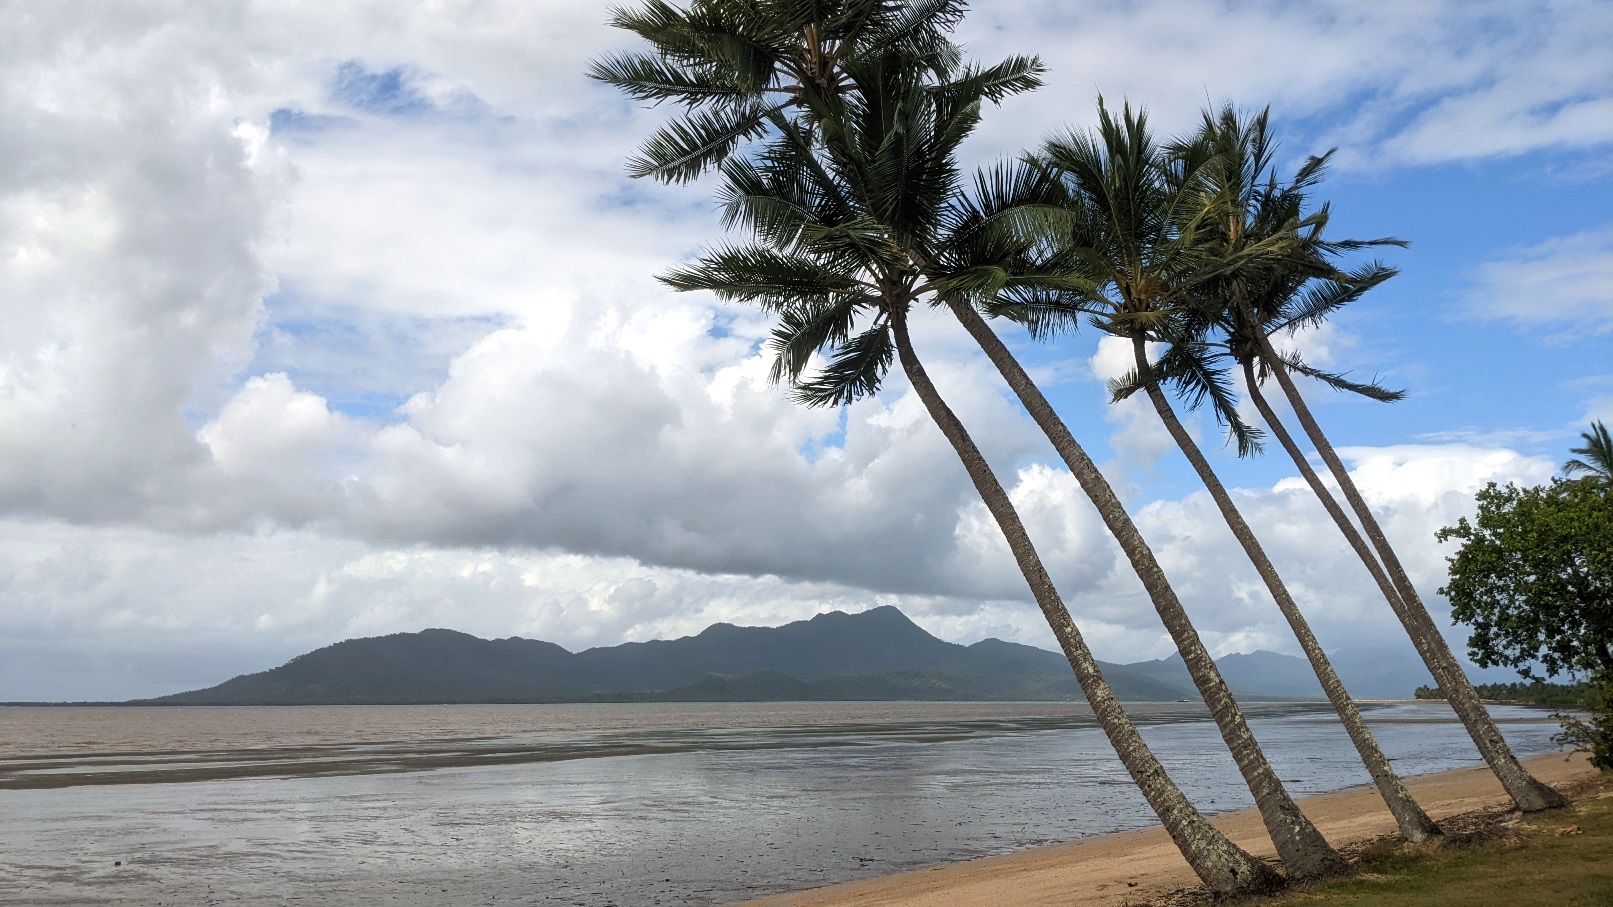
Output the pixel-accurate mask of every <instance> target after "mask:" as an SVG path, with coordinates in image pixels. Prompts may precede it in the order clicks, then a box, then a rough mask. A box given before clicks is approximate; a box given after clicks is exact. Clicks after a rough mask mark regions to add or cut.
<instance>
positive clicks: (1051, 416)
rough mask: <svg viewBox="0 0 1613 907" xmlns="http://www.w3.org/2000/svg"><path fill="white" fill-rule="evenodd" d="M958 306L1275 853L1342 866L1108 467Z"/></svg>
mask: <svg viewBox="0 0 1613 907" xmlns="http://www.w3.org/2000/svg"><path fill="white" fill-rule="evenodd" d="M951 309H952V311H953V314H955V315H956V316H957V318H958V320H959V321H960V322H962V323H963V326H964V328H965V329H966V330H967V331H968V332H969V334H970V336H972V337H974V338H975V341H976V342H977V343H979V344H980V347H981V349H982V350H984V351H985V353H986V356H987V358H989V359H990V360H991V361H992V364H994V365H996V366H997V370H998V371H999V372H1001V373H1002V376H1003V378H1004V379H1006V380H1007V381H1008V386H1009V387H1010V388H1012V389H1013V391H1014V393H1015V394H1016V395H1018V397H1019V400H1020V402H1021V403H1022V404H1023V405H1024V406H1025V409H1026V411H1028V412H1029V413H1030V415H1031V418H1032V419H1034V420H1035V421H1036V424H1037V425H1038V426H1040V427H1041V429H1042V431H1043V432H1044V433H1045V434H1046V435H1047V437H1048V439H1049V440H1050V441H1052V442H1053V447H1054V449H1056V450H1057V451H1058V453H1059V456H1060V457H1062V458H1063V460H1064V463H1065V465H1066V466H1068V467H1069V469H1070V472H1071V474H1072V475H1074V476H1075V479H1076V481H1077V482H1078V483H1080V485H1081V489H1082V491H1084V492H1086V495H1087V497H1088V498H1090V499H1091V500H1092V503H1093V504H1094V505H1095V506H1096V507H1097V508H1098V514H1099V516H1101V517H1102V519H1103V522H1104V525H1105V526H1106V527H1108V529H1109V532H1110V534H1112V535H1113V536H1114V537H1115V540H1116V541H1117V542H1119V543H1120V549H1121V551H1123V552H1124V553H1125V555H1126V558H1127V559H1128V560H1129V561H1130V562H1131V567H1132V569H1133V570H1134V571H1136V573H1137V576H1138V577H1139V578H1140V579H1141V580H1142V583H1143V588H1144V589H1145V590H1146V591H1147V592H1148V597H1149V599H1150V600H1151V601H1152V602H1153V605H1154V610H1155V611H1157V612H1158V613H1159V616H1160V620H1162V621H1163V622H1164V624H1165V630H1166V632H1168V633H1170V636H1171V641H1172V642H1174V643H1175V644H1176V649H1177V651H1178V652H1180V653H1181V654H1182V661H1183V663H1184V664H1185V665H1186V666H1187V671H1188V674H1189V675H1190V676H1191V677H1192V678H1193V684H1194V686H1196V687H1198V690H1199V694H1200V695H1201V696H1203V697H1204V702H1205V704H1206V705H1208V706H1209V707H1210V716H1211V717H1212V718H1214V719H1215V724H1216V728H1217V729H1218V730H1219V731H1220V732H1221V739H1222V740H1224V741H1225V742H1226V745H1227V748H1228V749H1229V750H1231V751H1232V757H1233V759H1234V761H1236V762H1237V764H1238V771H1239V772H1240V773H1242V775H1243V779H1244V782H1245V783H1246V784H1248V786H1249V792H1250V793H1251V794H1252V795H1253V796H1254V798H1255V806H1256V807H1257V808H1258V809H1259V810H1260V817H1261V820H1262V821H1263V822H1264V823H1265V825H1266V831H1267V832H1268V833H1270V835H1271V840H1272V843H1273V844H1274V845H1275V846H1276V848H1277V855H1278V856H1279V857H1281V858H1282V861H1283V865H1284V866H1285V867H1286V868H1287V869H1288V873H1289V875H1290V876H1291V877H1293V878H1312V877H1316V876H1322V875H1329V874H1332V873H1336V872H1339V871H1341V870H1342V869H1343V868H1344V860H1343V858H1341V857H1340V856H1339V855H1338V853H1337V852H1336V851H1334V850H1333V848H1332V847H1331V846H1329V845H1328V843H1327V840H1326V839H1324V838H1323V837H1322V834H1321V832H1319V831H1317V830H1316V826H1315V825H1312V824H1311V821H1310V820H1309V819H1307V818H1306V817H1305V814H1304V813H1302V812H1300V810H1299V807H1298V806H1297V805H1295V803H1294V800H1293V798H1292V797H1290V796H1289V795H1288V791H1287V790H1285V789H1284V788H1283V785H1282V782H1281V781H1279V780H1278V779H1277V775H1276V773H1274V772H1273V771H1272V770H1271V764H1270V763H1269V762H1267V761H1266V756H1265V753H1263V752H1261V749H1260V743H1259V741H1257V740H1255V737H1254V734H1253V733H1251V732H1250V730H1249V723H1248V722H1247V721H1246V720H1245V719H1244V717H1243V709H1242V708H1240V707H1239V705H1238V701H1237V700H1236V699H1234V698H1233V696H1232V693H1231V691H1229V690H1228V689H1227V685H1226V681H1225V680H1223V679H1222V677H1221V671H1220V669H1218V668H1217V667H1216V666H1215V660H1214V659H1212V658H1211V657H1210V653H1209V651H1208V650H1206V649H1205V648H1204V643H1203V641H1201V640H1200V639H1199V635H1198V631H1196V630H1195V629H1193V623H1192V621H1190V620H1189V619H1188V616H1187V612H1186V611H1185V610H1184V609H1183V608H1182V603H1181V601H1180V600H1179V599H1177V597H1176V592H1175V590H1173V589H1172V588H1171V586H1170V583H1169V581H1168V580H1166V578H1165V571H1164V570H1162V569H1161V568H1160V566H1159V562H1158V561H1157V560H1156V559H1155V558H1154V553H1153V552H1152V551H1151V550H1149V548H1148V543H1147V542H1146V541H1144V540H1143V537H1142V533H1140V532H1138V531H1137V526H1136V524H1134V523H1133V522H1132V521H1131V516H1130V515H1129V514H1127V513H1126V509H1125V507H1124V506H1122V505H1121V503H1120V498H1119V497H1117V496H1116V495H1115V493H1114V489H1112V488H1110V487H1109V483H1108V481H1107V480H1105V479H1104V477H1103V474H1102V473H1100V472H1099V471H1098V468H1097V467H1096V466H1095V465H1093V463H1092V460H1091V458H1090V457H1088V456H1087V454H1086V451H1085V450H1082V449H1081V445H1080V444H1078V443H1076V440H1075V438H1074V437H1073V436H1072V435H1071V434H1070V430H1069V429H1068V428H1067V427H1066V426H1065V425H1064V422H1063V421H1062V420H1060V419H1059V417H1058V414H1057V413H1055V412H1054V411H1053V407H1052V406H1050V405H1049V404H1048V402H1047V398H1046V397H1043V396H1042V392H1041V390H1039V389H1038V388H1037V387H1036V385H1035V384H1034V383H1033V382H1032V381H1031V379H1030V376H1029V375H1027V374H1025V370H1024V369H1023V368H1021V367H1020V365H1019V362H1018V361H1017V360H1015V359H1014V357H1013V355H1012V354H1011V353H1009V352H1008V347H1007V346H1005V345H1004V344H1003V342H1002V340H1001V339H999V338H998V337H997V335H996V334H995V333H994V332H993V331H992V330H991V326H990V325H988V324H986V321H985V319H984V318H982V317H981V316H980V313H979V312H976V311H975V310H974V308H973V307H972V306H970V305H967V304H965V303H953V304H951Z"/></svg>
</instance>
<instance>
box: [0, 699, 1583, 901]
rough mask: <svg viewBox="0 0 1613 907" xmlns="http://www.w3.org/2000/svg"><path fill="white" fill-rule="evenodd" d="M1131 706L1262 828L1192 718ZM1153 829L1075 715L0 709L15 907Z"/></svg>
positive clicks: (986, 848) (1304, 782)
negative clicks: (1245, 808)
mask: <svg viewBox="0 0 1613 907" xmlns="http://www.w3.org/2000/svg"><path fill="white" fill-rule="evenodd" d="M1129 708H1130V709H1131V711H1132V712H1133V713H1134V715H1135V716H1136V717H1137V718H1138V720H1139V723H1141V724H1143V725H1144V728H1143V733H1144V736H1145V737H1146V738H1147V740H1148V742H1149V744H1150V745H1151V746H1153V747H1154V748H1155V749H1156V751H1157V752H1158V753H1159V755H1160V757H1161V759H1162V760H1163V761H1164V762H1165V764H1166V767H1167V768H1168V769H1169V770H1170V771H1171V773H1172V775H1173V776H1174V777H1175V778H1176V779H1177V781H1178V783H1180V784H1181V785H1182V787H1183V788H1184V789H1186V790H1187V791H1188V793H1189V795H1190V796H1191V797H1192V798H1193V800H1194V802H1195V803H1197V804H1198V805H1199V806H1200V807H1201V808H1202V809H1204V810H1205V811H1207V812H1219V811H1223V810H1228V809H1239V808H1242V807H1245V806H1248V805H1250V799H1249V795H1248V792H1247V790H1246V789H1244V788H1243V786H1242V783H1241V781H1240V780H1239V778H1238V775H1237V773H1236V770H1235V768H1234V766H1233V764H1232V760H1231V757H1230V756H1229V755H1228V754H1227V752H1226V750H1225V748H1224V747H1223V746H1222V745H1221V743H1220V739H1219V737H1218V736H1217V734H1216V732H1215V727H1214V725H1213V724H1212V723H1211V722H1209V720H1208V718H1207V716H1206V714H1205V711H1204V708H1203V706H1202V705H1197V706H1193V705H1187V704H1182V705H1176V704H1146V705H1137V706H1132V707H1129ZM1248 710H1249V713H1250V716H1251V723H1252V725H1253V727H1254V730H1255V733H1256V735H1257V736H1258V737H1259V738H1260V740H1261V743H1262V745H1263V746H1264V747H1265V749H1266V752H1267V755H1268V756H1269V757H1270V759H1271V761H1272V763H1273V764H1274V765H1275V766H1276V768H1277V770H1278V772H1279V774H1280V776H1281V777H1282V778H1283V779H1284V780H1285V781H1287V782H1288V786H1289V788H1290V790H1291V791H1292V792H1293V793H1294V794H1295V795H1304V794H1310V793H1320V792H1323V791H1329V790H1337V789H1340V788H1344V787H1350V786H1354V785H1358V784H1365V783H1367V782H1368V778H1367V776H1366V773H1365V771H1364V770H1363V769H1362V768H1361V767H1360V765H1359V763H1356V762H1355V761H1354V751H1353V749H1352V747H1351V746H1350V743H1349V739H1348V737H1346V736H1345V734H1344V731H1343V729H1342V728H1341V727H1340V726H1339V724H1338V721H1337V719H1336V718H1335V717H1334V716H1333V715H1332V714H1331V712H1329V711H1328V710H1327V708H1326V707H1325V706H1312V705H1260V704H1253V705H1250V706H1249V707H1248ZM1492 713H1493V714H1494V715H1495V717H1496V718H1497V720H1498V723H1499V724H1500V725H1501V727H1502V730H1503V732H1504V733H1505V734H1506V736H1507V739H1508V740H1509V741H1510V742H1511V743H1512V745H1513V747H1514V748H1515V749H1516V750H1517V751H1518V753H1519V755H1520V756H1527V755H1533V754H1537V753H1542V752H1548V751H1551V750H1552V749H1554V748H1555V747H1554V746H1553V744H1552V743H1551V742H1550V737H1551V734H1552V733H1553V732H1554V731H1555V730H1556V725H1555V723H1554V722H1552V721H1551V720H1550V719H1549V718H1548V717H1546V715H1545V713H1544V712H1541V711H1538V710H1533V709H1527V708H1518V707H1496V708H1493V709H1492ZM1367 714H1368V720H1369V721H1370V723H1371V724H1372V726H1373V729H1374V731H1375V733H1376V734H1377V735H1378V738H1379V740H1380V742H1381V743H1382V744H1383V746H1384V749H1385V750H1386V751H1387V752H1388V753H1389V755H1390V757H1391V758H1392V759H1393V760H1394V761H1395V764H1396V767H1397V768H1398V769H1399V770H1400V771H1401V772H1402V773H1403V774H1407V775H1412V774H1421V773H1425V772H1431V771H1440V770H1443V769H1448V768H1456V767H1460V766H1464V765H1472V764H1477V762H1478V759H1477V756H1476V754H1475V753H1474V751H1473V748H1472V745H1471V744H1470V743H1469V742H1468V740H1467V738H1466V735H1465V734H1464V733H1463V731H1462V729H1461V727H1460V726H1459V725H1458V724H1457V723H1456V721H1455V720H1454V717H1453V716H1452V715H1451V713H1450V711H1449V709H1448V708H1447V707H1445V706H1444V705H1443V704H1437V703H1427V704H1402V705H1389V706H1379V707H1372V708H1371V709H1370V710H1369V711H1368V713H1367ZM1152 822H1153V816H1152V814H1151V813H1149V812H1148V810H1147V807H1146V805H1145V804H1144V803H1143V800H1142V798H1141V796H1140V795H1139V794H1137V792H1136V790H1135V789H1134V788H1133V787H1132V785H1131V783H1130V781H1129V779H1128V778H1127V777H1126V775H1125V772H1124V770H1123V769H1122V768H1121V767H1120V765H1119V763H1118V761H1117V760H1116V759H1115V757H1114V755H1113V753H1112V751H1111V750H1110V749H1109V747H1108V744H1107V741H1106V740H1105V738H1104V737H1103V734H1102V733H1101V731H1099V730H1098V729H1097V727H1096V726H1095V724H1094V723H1093V722H1092V720H1091V717H1090V713H1089V712H1087V710H1086V708H1085V706H1083V705H1072V704H1065V703H1030V704H1013V703H1008V704H1003V703H777V704H774V703H768V704H754V703H710V704H610V705H546V706H393V707H330V708H319V707H308V708H238V709H237V708H166V709H135V708H114V709H94V708H83V709H78V708H52V709H32V708H0V904H5V905H13V904H157V903H163V904H214V903H231V904H288V903H320V904H370V903H399V904H556V905H610V904H614V905H623V907H629V905H653V904H706V905H710V904H728V903H733V902H736V901H742V900H745V899H747V898H752V897H758V896H761V895H764V894H771V893H776V892H781V891H789V890H794V889H801V888H808V887H813V886H817V885H823V884H830V883H834V882H840V881H847V880H850V879H854V878H861V877H866V876H871V875H880V874H885V873H890V872H895V871H900V870H903V869H910V868H915V867H919V866H924V865H933V864H936V863H942V862H948V861H953V860H960V859H967V858H970V857H976V856H983V855H987V854H994V853H1003V852H1007V851H1012V850H1018V849H1023V848H1026V847H1032V846H1036V845H1039V844H1047V843H1052V842H1056V841H1065V840H1070V839H1074V838H1079V837H1085V836H1089V835H1097V834H1104V833H1107V832H1112V831H1119V830H1123V829H1130V828H1137V827H1141V826H1144V825H1148V824H1151V823H1152Z"/></svg>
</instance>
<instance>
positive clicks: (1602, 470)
mask: <svg viewBox="0 0 1613 907" xmlns="http://www.w3.org/2000/svg"><path fill="white" fill-rule="evenodd" d="M1579 436H1580V437H1581V438H1584V439H1585V446H1584V447H1570V448H1569V449H1568V452H1569V453H1576V454H1579V455H1580V457H1584V458H1585V459H1583V460H1582V459H1580V458H1579V457H1572V458H1570V459H1569V461H1568V462H1567V463H1564V464H1563V475H1565V476H1572V475H1579V474H1580V473H1585V475H1584V476H1583V478H1585V479H1587V480H1589V481H1592V482H1596V483H1598V484H1601V485H1605V486H1608V487H1610V488H1613V437H1609V436H1608V433H1607V426H1606V425H1603V424H1602V423H1601V422H1599V421H1598V422H1592V423H1591V430H1590V431H1584V432H1580V433H1579Z"/></svg>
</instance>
